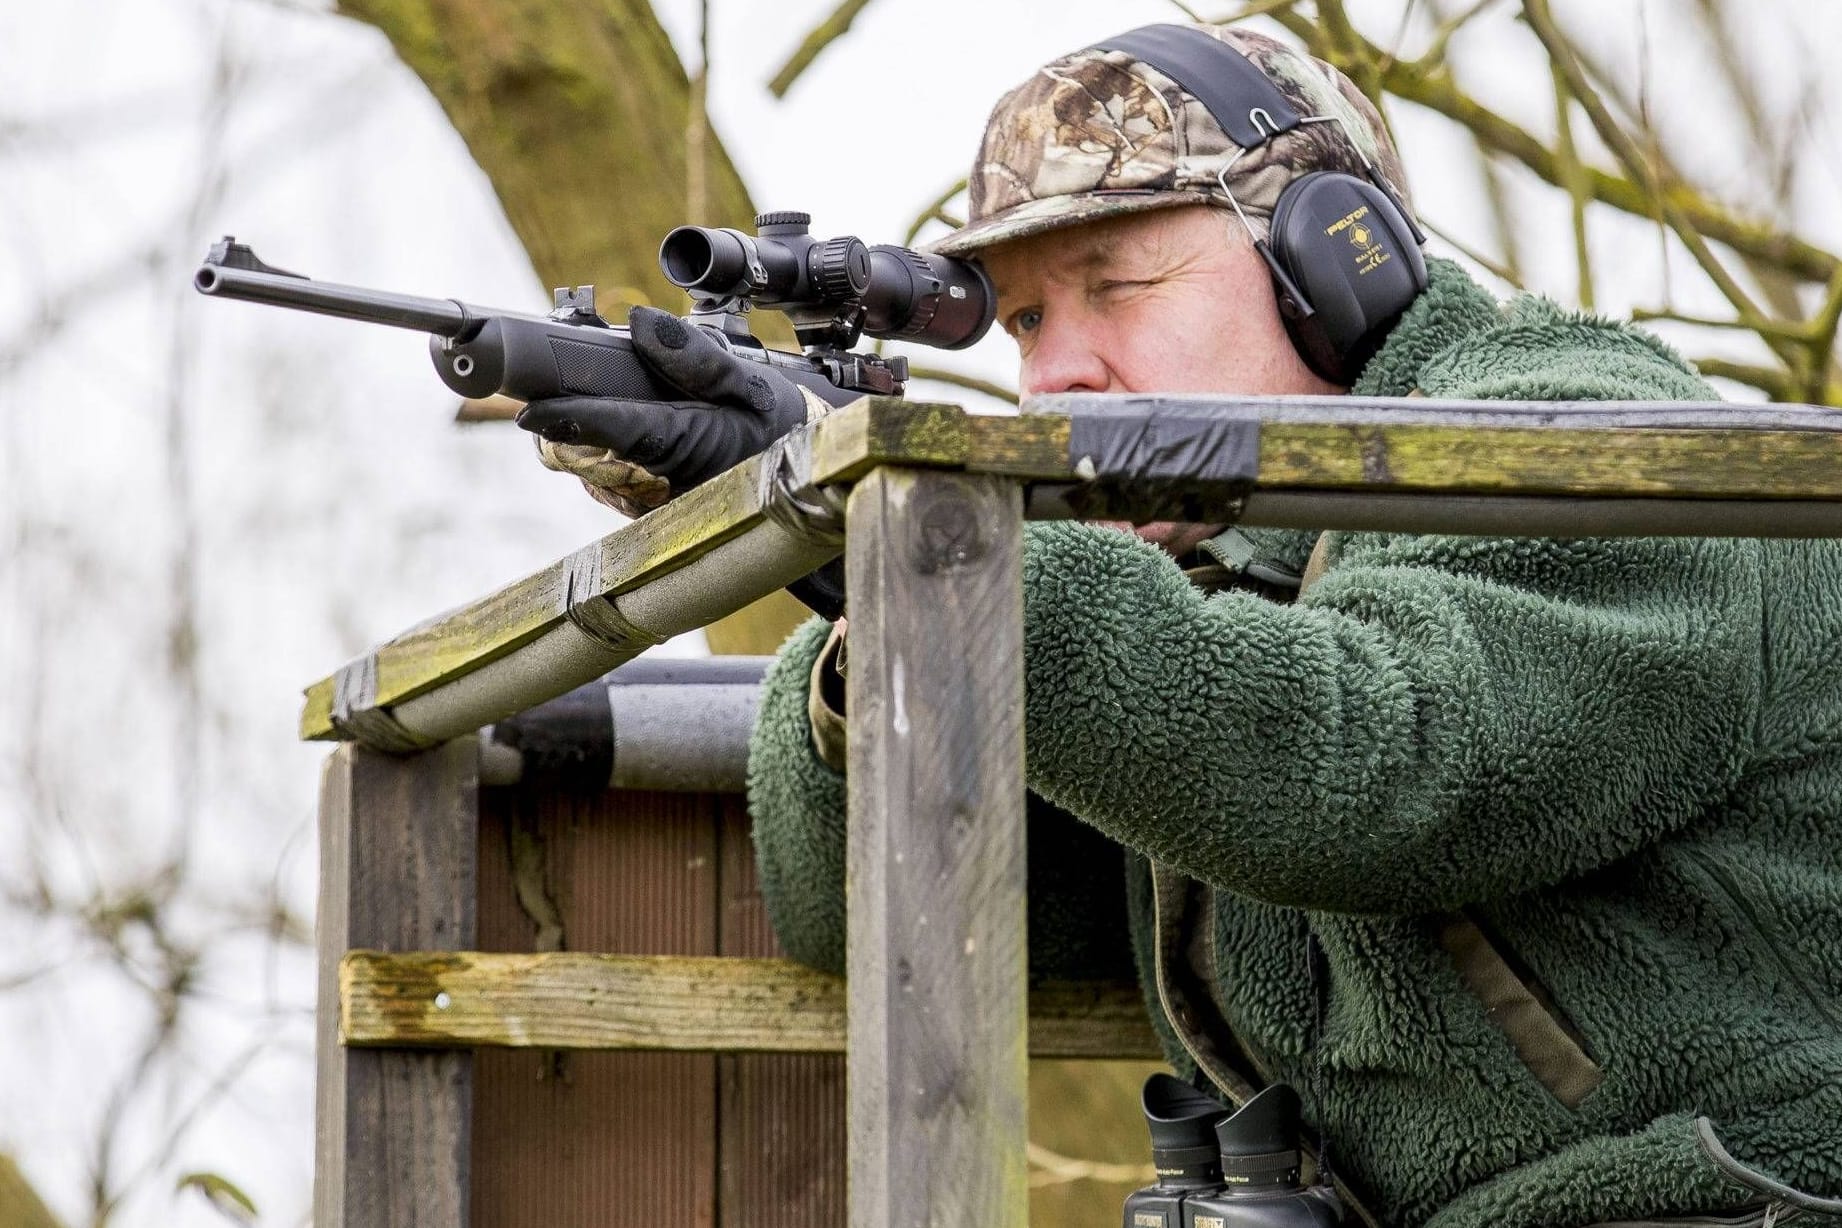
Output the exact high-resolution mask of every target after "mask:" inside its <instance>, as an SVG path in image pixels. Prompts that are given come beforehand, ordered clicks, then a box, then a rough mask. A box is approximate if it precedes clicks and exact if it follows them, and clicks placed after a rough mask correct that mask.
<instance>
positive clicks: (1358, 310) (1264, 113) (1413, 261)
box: [1095, 25, 1426, 387]
mask: <svg viewBox="0 0 1842 1228" xmlns="http://www.w3.org/2000/svg"><path fill="white" fill-rule="evenodd" d="M1095 49H1096V50H1101V51H1125V52H1129V53H1130V54H1132V55H1133V56H1135V57H1136V58H1137V59H1138V60H1139V61H1140V62H1141V63H1143V64H1146V65H1148V66H1150V67H1152V68H1155V69H1157V70H1158V71H1159V72H1160V73H1163V74H1164V75H1165V76H1166V77H1169V78H1170V79H1171V80H1172V81H1175V82H1176V83H1177V84H1178V85H1179V86H1181V87H1182V88H1183V89H1184V91H1185V92H1187V93H1188V94H1189V95H1190V96H1191V97H1193V98H1195V99H1196V100H1197V101H1199V102H1201V103H1202V105H1203V106H1204V108H1206V109H1207V110H1208V112H1209V114H1210V115H1211V116H1213V117H1214V118H1215V122H1216V123H1217V124H1219V125H1220V126H1221V129H1222V131H1223V132H1225V133H1227V134H1228V138H1229V139H1230V140H1232V141H1233V142H1234V143H1235V144H1236V145H1238V146H1240V152H1239V153H1236V154H1235V155H1234V158H1231V159H1229V161H1228V165H1227V166H1224V167H1223V168H1222V170H1221V174H1220V176H1219V182H1220V183H1221V188H1222V192H1223V193H1224V194H1225V195H1226V196H1227V197H1228V203H1229V204H1230V205H1231V206H1233V208H1234V211H1235V214H1236V215H1237V216H1238V217H1239V218H1240V219H1241V224H1242V225H1243V226H1246V227H1247V230H1248V233H1249V234H1250V235H1251V234H1254V229H1253V226H1252V225H1251V224H1249V222H1248V220H1247V215H1246V214H1245V213H1243V212H1242V211H1241V205H1240V202H1239V201H1237V200H1235V198H1234V193H1233V192H1232V191H1230V190H1229V187H1228V170H1229V168H1231V167H1232V166H1233V165H1234V161H1235V159H1237V158H1239V157H1240V156H1241V155H1242V154H1244V153H1246V152H1247V151H1248V150H1250V149H1256V148H1258V147H1260V146H1262V145H1264V144H1266V143H1267V142H1268V141H1270V140H1272V139H1273V138H1275V137H1278V136H1282V135H1284V134H1285V133H1287V132H1290V131H1292V130H1293V129H1294V128H1297V127H1298V126H1299V125H1300V124H1336V125H1337V127H1338V128H1340V129H1342V130H1343V134H1344V138H1345V139H1346V140H1348V141H1349V142H1350V146H1351V148H1352V149H1353V150H1355V152H1356V156H1357V157H1359V158H1363V161H1364V167H1365V171H1366V174H1367V176H1368V178H1367V179H1359V178H1357V177H1356V176H1354V175H1346V174H1343V173H1342V172H1338V171H1315V172H1313V173H1311V174H1309V175H1303V176H1300V177H1299V178H1298V179H1295V180H1294V181H1292V182H1291V183H1289V184H1287V185H1286V187H1285V190H1284V191H1282V192H1281V193H1280V194H1279V200H1278V202H1277V204H1275V206H1274V208H1273V222H1272V228H1271V233H1270V235H1269V236H1268V238H1266V239H1264V240H1262V239H1259V238H1258V237H1257V236H1256V237H1255V242H1254V248H1255V250H1257V251H1258V252H1259V253H1260V256H1261V258H1262V259H1263V260H1265V261H1266V266H1267V268H1268V269H1269V270H1270V271H1271V272H1272V275H1273V292H1274V296H1275V297H1276V298H1277V299H1278V301H1279V314H1280V317H1281V318H1282V319H1283V320H1284V321H1285V325H1286V333H1287V335H1289V336H1290V337H1291V338H1292V345H1293V348H1295V349H1297V351H1298V354H1299V357H1300V358H1303V359H1304V360H1305V364H1306V365H1307V366H1309V367H1310V368H1311V369H1312V370H1313V371H1315V372H1317V373H1318V374H1319V375H1320V376H1322V377H1323V378H1324V379H1327V380H1329V381H1330V382H1331V383H1333V384H1337V385H1339V386H1342V387H1348V386H1349V385H1350V384H1352V383H1354V382H1355V380H1356V376H1357V375H1358V373H1360V372H1361V370H1362V368H1363V364H1365V363H1367V362H1368V361H1369V359H1371V358H1373V357H1374V356H1375V351H1377V350H1379V349H1380V348H1381V344H1382V342H1383V341H1384V340H1386V339H1387V336H1388V330H1389V329H1391V328H1393V327H1394V322H1395V321H1396V320H1398V319H1400V318H1401V313H1402V312H1403V311H1406V310H1407V307H1408V305H1409V304H1410V303H1412V302H1413V301H1414V299H1415V297H1416V296H1418V295H1419V293H1420V291H1422V290H1424V289H1426V259H1425V257H1424V256H1422V255H1421V253H1420V248H1421V246H1422V245H1424V244H1425V242H1426V236H1425V235H1424V234H1421V233H1420V228H1419V227H1418V226H1417V225H1415V224H1414V220H1413V218H1412V216H1411V215H1409V214H1408V212H1407V210H1406V209H1405V207H1403V206H1402V204H1401V202H1400V198H1399V197H1397V196H1396V195H1395V193H1394V191H1393V189H1392V188H1390V187H1389V186H1388V183H1387V181H1386V180H1384V179H1383V178H1382V177H1381V174H1380V172H1378V171H1377V170H1376V169H1375V166H1374V164H1373V163H1370V162H1368V160H1367V158H1364V157H1363V153H1362V147H1361V146H1360V145H1358V144H1357V143H1356V139H1355V136H1354V134H1352V133H1351V132H1350V131H1349V126H1348V125H1347V124H1345V123H1344V122H1343V120H1342V119H1341V118H1340V117H1337V116H1334V115H1300V114H1298V112H1297V111H1295V110H1294V109H1293V107H1292V104H1291V102H1290V101H1288V100H1287V99H1286V97H1285V95H1284V94H1283V93H1281V92H1280V90H1279V87H1278V86H1277V85H1275V84H1274V83H1273V81H1272V80H1271V79H1270V78H1268V77H1267V75H1266V74H1265V73H1264V72H1262V71H1261V69H1260V67H1259V66H1258V65H1257V64H1255V63H1254V62H1253V61H1252V60H1250V59H1248V58H1247V57H1246V56H1244V55H1242V54H1241V53H1240V52H1239V51H1238V50H1236V49H1235V48H1233V47H1231V46H1229V45H1228V44H1227V43H1225V42H1223V41H1221V40H1220V39H1218V38H1216V37H1215V36H1214V35H1212V34H1210V33H1209V32H1208V31H1206V30H1199V29H1197V28H1196V27H1194V26H1176V25H1157V26H1144V27H1141V28H1140V29H1137V30H1130V31H1128V32H1126V33H1125V34H1121V35H1117V36H1115V37H1113V38H1110V39H1108V40H1106V41H1105V42H1103V43H1097V44H1095Z"/></svg>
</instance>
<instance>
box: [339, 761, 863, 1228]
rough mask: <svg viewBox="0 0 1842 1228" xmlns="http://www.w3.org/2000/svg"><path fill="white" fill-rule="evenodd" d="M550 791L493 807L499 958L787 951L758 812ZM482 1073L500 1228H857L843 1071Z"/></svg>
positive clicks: (738, 1062) (486, 1066)
mask: <svg viewBox="0 0 1842 1228" xmlns="http://www.w3.org/2000/svg"><path fill="white" fill-rule="evenodd" d="M546 787H547V786H544V785H541V784H537V785H532V786H520V787H517V788H509V789H490V790H487V791H486V792H485V794H484V798H485V801H484V804H483V815H482V822H481V828H480V860H481V892H480V916H481V931H480V946H481V948H482V949H484V950H495V949H496V950H498V951H503V952H514V951H524V952H530V951H532V950H533V949H534V948H537V947H546V948H549V949H551V950H558V949H560V950H562V951H563V954H562V955H561V956H559V957H558V958H562V959H569V958H571V953H577V954H579V955H582V956H585V957H586V955H587V953H590V952H595V953H604V954H611V955H616V956H623V955H640V954H644V955H648V956H657V955H661V954H662V955H666V956H672V957H683V956H687V955H696V956H706V957H708V956H715V955H717V954H719V953H734V954H741V955H750V956H761V957H769V958H771V957H775V956H778V955H779V954H780V951H779V947H778V945H777V944H776V943H775V941H774V939H773V935H772V932H771V930H770V929H769V927H768V925H767V921H766V917H765V914H764V913H763V911H762V907H761V901H760V894H759V891H758V889H757V887H756V884H755V877H754V866H753V849H752V845H751V844H750V840H749V835H748V826H747V815H746V812H745V810H744V808H743V805H742V802H741V799H740V798H734V797H716V796H709V795H691V794H667V793H638V792H611V793H592V794H590V793H580V794H555V793H549V794H546V793H544V792H542V791H541V790H543V789H544V788H546ZM521 898H522V900H523V901H524V902H523V903H522V904H521V903H520V900H521ZM355 962H357V963H362V962H363V961H362V960H358V961H355ZM425 988H426V986H425ZM417 992H418V993H420V992H421V990H418V991H417ZM437 992H439V991H438V990H437ZM457 996H458V995H457ZM475 1061H476V1071H477V1091H476V1099H475V1126H474V1132H475V1144H474V1157H475V1159H474V1172H473V1183H472V1184H473V1195H474V1219H473V1222H474V1223H475V1224H477V1225H480V1226H481V1228H485V1226H487V1225H491V1228H526V1226H529V1228H539V1226H541V1228H588V1226H590V1225H593V1226H594V1228H604V1226H607V1228H624V1226H626V1225H641V1224H644V1225H648V1226H649V1228H650V1226H651V1225H657V1224H673V1225H677V1224H685V1225H698V1224H704V1225H715V1224H719V1223H720V1224H721V1225H723V1226H724V1228H735V1226H737V1225H742V1226H745V1228H747V1226H758V1228H779V1226H781V1225H785V1226H786V1228H794V1226H795V1225H798V1228H836V1226H838V1225H842V1223H843V1222H844V1160H843V1157H844V1147H843V1135H844V1129H843V1120H844V1103H843V1097H844V1090H843V1063H842V1061H841V1060H840V1059H839V1058H838V1057H836V1056H832V1055H808V1054H778V1053H776V1054H751V1055H717V1054H713V1053H709V1052H696V1053H690V1052H625V1053H621V1052H583V1051H571V1052H558V1051H546V1050H541V1049H522V1050H507V1049H481V1050H480V1051H479V1052H478V1055H477V1057H476V1058H475Z"/></svg>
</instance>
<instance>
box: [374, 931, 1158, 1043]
mask: <svg viewBox="0 0 1842 1228" xmlns="http://www.w3.org/2000/svg"><path fill="white" fill-rule="evenodd" d="M339 1004H340V1005H339V1010H340V1016H339V1017H340V1035H341V1037H342V1038H343V1039H344V1041H345V1043H346V1044H347V1045H351V1046H354V1047H372V1048H455V1047H472V1046H485V1047H496V1048H497V1047H502V1048H521V1049H647V1050H684V1051H694V1052H706V1051H714V1052H729V1053H842V1052H843V1051H844V1038H845V983H844V981H843V980H842V979H841V978H839V977H834V976H828V975H826V974H825V973H822V972H815V971H813V970H812V969H810V968H807V967H804V966H803V965H800V964H796V963H794V962H793V961H791V960H785V959H740V958H730V957H722V956H681V955H594V954H586V953H582V952H574V951H567V952H556V953H550V954H539V955H529V954H510V955H508V954H493V953H483V952H474V951H460V952H432V951H421V952H406V953H400V954H388V953H384V952H380V951H351V952H348V953H347V954H346V956H345V957H344V959H343V960H342V961H341V963H340V967H339ZM1030 1052H1031V1055H1032V1056H1035V1057H1055V1058H1122V1057H1156V1056H1157V1053H1158V1048H1157V1042H1156V1038H1155V1037H1154V1036H1153V1034H1152V1031H1151V1025H1150V1024H1149V1023H1148V1022H1147V1021H1146V1018H1145V1006H1144V1000H1143V998H1142V997H1141V996H1140V994H1139V992H1138V990H1137V989H1136V988H1135V987H1133V986H1131V985H1125V984H1117V985H1116V984H1110V983H1105V984H1102V983H1091V984H1090V983H1071V984H1062V985H1048V986H1041V987H1038V988H1036V989H1034V990H1032V991H1031V994H1030Z"/></svg>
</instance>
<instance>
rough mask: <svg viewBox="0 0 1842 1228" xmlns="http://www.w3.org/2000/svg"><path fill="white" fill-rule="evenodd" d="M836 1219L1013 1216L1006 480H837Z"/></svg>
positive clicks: (1012, 595)
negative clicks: (840, 735) (846, 634)
mask: <svg viewBox="0 0 1842 1228" xmlns="http://www.w3.org/2000/svg"><path fill="white" fill-rule="evenodd" d="M846 543H847V550H846V573H847V576H848V584H849V588H850V593H851V669H850V675H849V678H848V680H847V684H846V692H847V694H846V703H847V707H848V711H849V720H850V749H849V758H850V770H849V776H850V805H849V814H850V817H849V835H848V839H847V852H846V859H845V874H846V882H847V888H846V892H845V898H846V902H847V916H846V925H845V932H846V936H847V941H846V962H845V967H846V971H847V973H848V976H849V988H848V994H849V1041H850V1043H849V1046H848V1049H847V1051H846V1053H845V1062H846V1067H847V1070H848V1078H847V1083H848V1087H849V1118H848V1123H849V1130H850V1142H849V1156H850V1171H851V1184H850V1223H851V1225H852V1228H886V1226H887V1225H892V1224H980V1225H987V1226H989V1228H1024V1225H1025V1223H1026V1222H1027V1218H1028V1210H1029V1200H1028V1190H1027V1184H1026V1181H1027V1176H1028V1173H1027V1161H1026V1150H1027V1144H1028V1132H1027V1128H1026V1118H1027V1115H1028V1075H1029V1064H1028V1061H1027V1053H1028V1013H1027V1000H1026V996H1025V967H1024V962H1025V952H1024V925H1025V922H1024V815H1023V798H1024V789H1023V577H1022V566H1021V555H1022V548H1023V506H1022V492H1021V490H1020V488H1019V487H1018V486H1017V484H1016V483H1015V482H1012V481H1008V480H1006V479H1003V478H996V477H974V476H968V475H961V474H949V473H937V472H929V471H926V470H916V469H890V468H883V469H877V470H875V471H873V472H871V473H870V474H869V475H868V476H866V477H865V478H863V479H862V480H861V481H860V482H859V483H858V485H857V487H856V488H855V489H854V490H853V491H852V492H851V498H850V504H849V508H848V510H847V531H846Z"/></svg>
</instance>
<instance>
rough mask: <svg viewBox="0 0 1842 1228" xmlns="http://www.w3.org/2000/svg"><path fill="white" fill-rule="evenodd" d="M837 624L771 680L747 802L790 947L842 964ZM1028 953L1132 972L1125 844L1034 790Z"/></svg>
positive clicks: (813, 632)
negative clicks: (821, 722) (826, 726)
mask: <svg viewBox="0 0 1842 1228" xmlns="http://www.w3.org/2000/svg"><path fill="white" fill-rule="evenodd" d="M828 631H829V628H828V626H827V625H826V624H825V623H823V622H821V621H819V620H816V619H815V620H813V621H811V622H809V623H807V624H806V625H805V626H803V627H801V628H800V629H799V630H798V631H796V632H795V633H794V634H793V637H792V638H791V639H790V640H788V641H787V643H786V645H785V647H783V648H782V649H781V651H780V655H779V657H778V658H776V659H775V662H774V664H773V666H772V668H771V669H769V671H768V675H767V678H766V679H765V680H764V681H763V684H762V694H761V708H760V713H759V715H758V717H757V718H756V723H755V733H754V738H753V741H752V743H751V745H750V749H749V779H748V793H749V809H750V811H751V813H752V815H753V818H754V837H755V859H756V864H757V865H758V866H759V869H760V875H761V895H762V900H763V903H764V904H765V905H766V906H767V910H768V917H769V920H770V921H772V923H773V925H774V932H775V933H776V934H777V935H779V937H780V941H781V945H782V946H783V947H785V948H786V951H787V954H789V955H791V956H792V957H793V958H794V959H797V960H799V961H800V962H802V963H805V964H809V965H811V966H812V967H815V968H821V969H824V970H825V971H828V972H843V971H844V912H845V908H844V880H845V874H844V863H845V787H844V776H843V774H842V773H840V772H836V771H834V770H832V769H831V768H830V767H827V766H826V764H825V763H824V762H823V761H822V760H821V758H820V756H819V754H818V752H817V751H816V750H815V749H814V743H813V737H812V731H813V730H812V725H811V723H810V711H811V708H810V704H809V703H808V699H809V690H810V688H809V684H808V679H809V678H810V676H811V673H812V665H813V662H815V661H816V660H818V659H819V656H820V654H821V653H822V652H823V651H824V648H825V644H826V640H827V635H828ZM1026 822H1027V824H1028V828H1027V839H1028V845H1029V852H1028V857H1029V863H1028V878H1029V900H1028V905H1027V908H1028V923H1029V956H1030V976H1031V979H1032V980H1034V981H1054V980H1085V979H1093V978H1099V979H1107V978H1118V979H1125V978H1128V977H1130V976H1131V975H1132V950H1131V945H1130V941H1129V937H1128V924H1127V917H1126V889H1125V883H1126V879H1125V857H1124V850H1122V849H1121V848H1120V847H1119V846H1118V845H1117V844H1115V843H1113V842H1112V841H1111V840H1109V839H1107V838H1106V837H1105V836H1104V835H1102V834H1101V833H1100V832H1098V831H1096V830H1095V829H1094V828H1092V827H1089V826H1087V825H1086V824H1083V823H1080V822H1077V821H1076V820H1075V819H1073V818H1071V817H1070V816H1068V815H1067V814H1064V813H1062V812H1061V811H1059V810H1056V809H1055V808H1054V807H1052V806H1050V805H1048V804H1047V803H1046V802H1044V801H1043V800H1042V799H1041V798H1039V797H1035V796H1031V797H1030V798H1029V799H1028V810H1027V818H1026Z"/></svg>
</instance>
